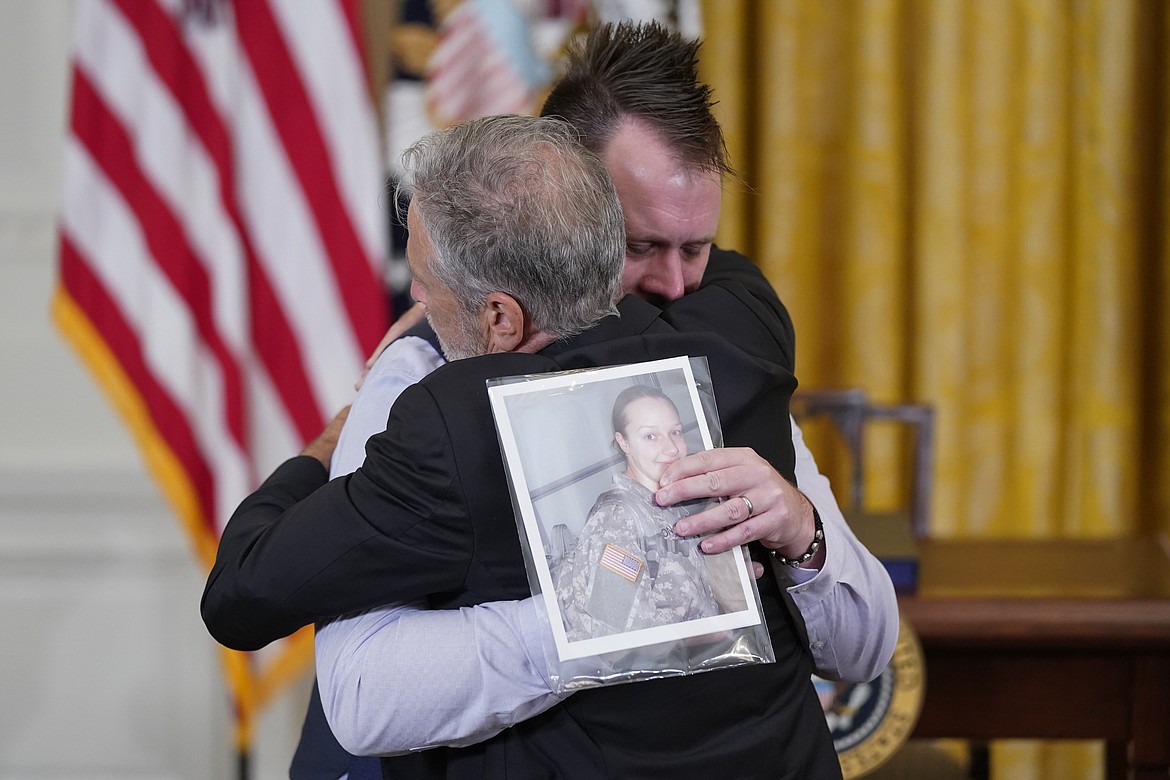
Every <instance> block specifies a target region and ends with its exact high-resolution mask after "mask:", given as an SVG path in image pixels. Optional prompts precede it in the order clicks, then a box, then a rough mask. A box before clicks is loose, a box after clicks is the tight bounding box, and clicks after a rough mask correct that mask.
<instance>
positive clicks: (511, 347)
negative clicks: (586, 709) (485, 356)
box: [481, 292, 528, 352]
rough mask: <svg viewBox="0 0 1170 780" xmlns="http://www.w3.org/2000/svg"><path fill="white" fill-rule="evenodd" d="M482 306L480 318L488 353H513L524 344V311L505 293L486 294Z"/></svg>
mask: <svg viewBox="0 0 1170 780" xmlns="http://www.w3.org/2000/svg"><path fill="white" fill-rule="evenodd" d="M484 304H485V305H484V307H483V311H482V313H481V316H482V317H483V324H484V329H485V330H486V331H487V342H488V352H515V351H516V349H517V348H518V347H519V346H520V345H521V344H523V343H524V336H525V331H526V330H527V325H528V318H527V316H526V315H525V314H524V309H523V308H521V306H520V304H519V303H518V302H517V301H516V299H515V298H513V297H512V296H511V295H508V294H507V293H505V292H492V293H488V296H487V299H486V301H485V302H484Z"/></svg>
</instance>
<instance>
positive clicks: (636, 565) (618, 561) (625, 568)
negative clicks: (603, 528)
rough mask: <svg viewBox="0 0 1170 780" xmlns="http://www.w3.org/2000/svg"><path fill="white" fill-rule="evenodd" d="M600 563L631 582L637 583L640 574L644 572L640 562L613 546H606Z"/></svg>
mask: <svg viewBox="0 0 1170 780" xmlns="http://www.w3.org/2000/svg"><path fill="white" fill-rule="evenodd" d="M600 563H601V565H602V566H603V567H605V568H606V569H609V570H610V571H612V572H613V573H614V574H619V575H621V576H622V577H625V578H626V579H627V580H629V581H630V582H635V581H637V579H638V573H639V572H641V571H642V562H641V561H640V560H638V559H637V558H635V557H634V556H632V555H630V554H629V553H628V552H626V551H625V550H623V549H621V548H620V547H614V546H613V545H612V544H607V545H605V549H604V550H603V551H602V552H601V561H600Z"/></svg>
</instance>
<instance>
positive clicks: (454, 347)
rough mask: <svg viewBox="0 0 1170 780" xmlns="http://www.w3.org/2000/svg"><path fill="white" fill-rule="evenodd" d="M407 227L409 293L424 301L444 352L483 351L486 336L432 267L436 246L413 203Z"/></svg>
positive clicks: (470, 353)
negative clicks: (433, 244)
mask: <svg viewBox="0 0 1170 780" xmlns="http://www.w3.org/2000/svg"><path fill="white" fill-rule="evenodd" d="M406 228H407V231H408V232H407V239H406V262H407V265H409V266H410V274H411V277H412V279H411V282H410V297H411V298H414V300H416V301H418V302H419V303H422V304H425V305H426V314H427V321H428V322H430V323H431V328H432V329H433V330H434V331H435V335H436V336H438V338H439V346H441V347H442V348H443V354H444V355H445V356H446V358H447V360H459V359H461V358H467V357H474V356H476V355H482V354H484V352H486V351H487V346H486V340H485V339H483V338H481V336H482V334H480V333H479V332H478V330H477V328H476V325H477V323H476V322H475V320H474V318H472V317H469V316H467V315H466V314H465V313H464V312H463V310H462V309H461V308H460V306H459V301H458V300H457V299H456V298H455V294H454V293H453V292H451V289H450V288H449V287H447V286H446V285H445V284H443V283H442V282H440V281H439V279H438V277H436V276H435V274H434V272H433V271H432V266H433V265H434V255H435V249H434V247H433V246H432V245H431V239H430V237H429V236H428V235H427V233H426V230H425V229H424V228H423V225H422V221H421V220H420V219H419V217H418V213H417V210H416V209H415V207H414V206H411V207H410V208H409V209H408V210H407V212H406Z"/></svg>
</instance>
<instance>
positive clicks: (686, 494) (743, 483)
mask: <svg viewBox="0 0 1170 780" xmlns="http://www.w3.org/2000/svg"><path fill="white" fill-rule="evenodd" d="M661 485H662V487H660V488H659V489H658V492H657V493H656V494H655V499H656V500H657V502H658V504H659V505H660V506H670V505H672V504H677V503H678V502H680V501H686V500H688V499H693V498H721V497H726V498H727V500H726V501H724V502H723V503H721V504H719V505H717V506H714V507H712V508H710V509H707V510H706V511H704V512H700V513H699V514H697V515H693V516H692V517H687V518H684V519H683V520H680V521H679V522H678V523H676V524H675V527H674V530H675V533H677V534H678V535H679V536H696V535H699V534H707V533H711V534H712V535H711V536H709V537H707V538H706V539H704V540H703V543H702V549H703V552H705V553H711V554H714V553H720V552H723V551H724V550H730V549H731V548H732V547H736V546H738V545H741V544H747V543H748V542H753V541H757V540H758V541H759V542H761V543H762V544H763V545H764V546H765V547H767V548H769V549H771V550H775V551H777V552H778V553H780V554H781V555H784V556H787V557H789V558H795V557H799V556H800V555H802V554H803V553H804V551H805V550H807V549H808V547H809V545H811V544H812V541H813V536H814V534H815V532H816V528H815V523H814V521H813V509H812V504H811V503H809V500H808V499H807V498H805V496H804V494H803V493H801V492H800V491H799V490H797V489H796V488H795V487H793V486H792V485H791V483H789V482H788V480H786V479H784V478H783V477H782V476H780V474H779V473H777V472H776V470H775V469H773V468H772V466H771V465H770V464H769V463H768V462H767V461H766V460H764V459H763V458H761V457H760V456H759V455H757V454H756V453H755V451H754V450H751V449H749V448H746V447H738V448H723V449H714V450H707V451H705V452H697V453H695V454H694V455H688V456H687V457H685V458H681V459H680V460H678V461H676V462H674V463H672V464H671V465H670V466H669V467H668V468H667V469H666V471H665V472H664V473H663V475H662V480H661ZM744 496H746V497H747V501H745V500H744V499H743V497H744ZM748 502H751V503H750V505H749V503H748ZM749 506H750V507H751V514H750V517H749ZM822 549H824V548H823V547H822ZM822 555H823V554H822ZM822 555H817V556H814V557H813V559H812V560H810V561H809V562H808V563H807V564H806V566H810V567H816V566H819V564H820V562H821V560H822Z"/></svg>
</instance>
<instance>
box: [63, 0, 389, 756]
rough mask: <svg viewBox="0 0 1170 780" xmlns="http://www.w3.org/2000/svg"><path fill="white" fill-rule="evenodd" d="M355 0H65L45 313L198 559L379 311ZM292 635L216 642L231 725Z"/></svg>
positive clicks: (293, 655) (288, 667)
mask: <svg viewBox="0 0 1170 780" xmlns="http://www.w3.org/2000/svg"><path fill="white" fill-rule="evenodd" d="M357 6H358V0H296V2H281V0H198V1H197V2H192V0H83V2H80V3H78V5H77V16H76V27H75V36H74V39H73V53H72V84H73V89H72V104H71V108H70V124H69V128H68V134H67V135H68V137H67V140H66V144H65V152H64V154H65V166H64V168H65V182H64V187H63V194H62V199H63V206H62V213H61V221H60V269H59V271H60V273H59V285H58V289H57V291H56V294H55V298H54V316H55V318H56V320H57V322H58V325H59V327H60V329H61V330H62V332H63V333H64V335H65V336H66V338H67V339H68V340H69V341H70V342H71V343H72V344H73V345H74V347H75V348H76V349H77V351H78V352H79V354H80V355H81V357H82V359H83V360H84V361H85V362H86V363H87V364H88V365H89V367H90V368H91V369H92V371H93V373H94V374H95V375H96V377H97V378H98V380H99V382H100V383H101V384H102V386H103V387H104V388H105V390H106V391H107V392H108V394H109V395H110V397H111V400H112V401H113V402H114V404H115V405H116V406H117V408H118V410H119V411H120V412H121V414H122V415H123V417H124V418H125V420H126V422H127V424H128V425H129V427H130V428H131V430H132V432H133V434H134V435H135V437H136V439H137V441H138V443H139V445H140V447H141V449H142V451H143V454H144V457H145V460H146V462H147V465H148V467H149V469H150V470H151V472H152V473H153V475H154V476H155V477H156V479H157V481H158V482H159V485H160V487H161V489H162V490H163V492H164V493H165V494H166V496H167V497H168V499H169V500H170V502H171V504H172V505H173V506H174V509H175V512H176V514H177V515H178V516H179V518H180V519H181V522H182V523H183V525H184V526H185V528H186V529H187V531H188V532H189V534H190V537H191V539H192V541H193V544H194V547H195V549H196V552H197V555H198V556H199V557H200V559H201V561H202V562H203V564H204V565H206V566H210V563H211V561H212V559H213V557H214V552H215V547H216V543H217V540H218V538H219V533H220V531H221V530H222V528H223V524H224V523H225V522H226V521H227V518H228V517H229V516H230V514H231V512H232V510H233V509H234V508H235V506H236V505H237V504H238V503H239V502H240V500H241V499H242V498H244V497H245V496H246V495H247V494H248V493H249V492H250V491H251V490H252V489H254V488H255V487H256V485H257V484H258V477H262V476H264V475H266V474H267V473H268V472H269V471H271V469H272V468H273V467H274V466H275V465H276V464H277V463H279V462H280V461H281V460H282V459H284V458H286V457H288V456H290V455H292V454H294V453H296V452H297V451H298V450H299V449H300V448H301V447H302V446H303V444H304V442H306V441H307V440H309V439H310V438H312V437H313V436H315V435H316V434H317V433H319V432H320V431H321V429H322V428H323V427H324V425H325V423H326V422H327V421H328V420H329V419H330V417H332V415H333V414H334V413H335V412H336V411H337V410H338V409H340V408H341V407H342V406H344V405H345V404H346V403H348V402H349V400H350V398H351V396H352V392H353V382H354V380H355V379H356V378H357V377H358V375H359V372H360V370H361V367H362V364H363V362H364V359H365V357H366V355H367V354H368V353H369V352H370V351H371V350H372V349H373V347H374V346H375V345H376V344H377V342H378V340H379V338H380V337H381V335H382V333H383V332H384V331H385V329H386V327H387V325H388V323H389V314H388V306H387V302H386V297H385V293H384V289H383V285H382V282H381V274H382V268H383V265H384V255H385V246H384V244H385V232H386V222H385V220H386V215H385V214H384V212H383V207H384V205H385V197H384V195H383V181H384V166H383V165H382V163H381V161H380V160H379V149H380V145H379V140H378V131H377V127H376V120H375V117H374V113H373V108H372V101H371V98H370V94H369V90H368V87H367V79H366V72H365V67H364V60H363V56H362V45H361V32H360V20H359V18H358V12H357ZM306 636H307V634H302V635H301V637H300V639H299V641H293V642H289V643H286V645H285V653H284V655H281V654H279V653H278V654H277V655H276V658H275V660H273V657H272V655H271V654H270V655H269V656H266V659H265V660H269V661H272V663H270V664H266V665H263V668H261V666H262V665H261V664H259V663H258V662H256V659H252V658H248V657H245V656H239V655H234V654H229V655H227V656H226V658H227V663H228V669H229V670H230V672H231V674H230V680H231V682H232V687H233V691H234V693H235V696H236V704H237V711H238V712H239V713H240V715H241V718H240V720H241V723H242V726H241V730H242V732H243V736H242V737H241V739H242V740H246V736H247V735H246V731H247V724H248V721H249V718H248V715H249V714H250V713H251V711H252V710H253V709H255V708H256V707H258V706H260V705H262V704H263V700H264V698H266V696H267V695H269V694H270V693H272V692H273V691H274V689H276V688H277V687H279V684H280V682H281V680H283V679H284V678H286V677H288V676H289V673H290V672H294V671H298V670H299V668H300V665H301V662H302V661H303V660H307V659H308V658H309V657H310V656H311V642H306V641H305V637H306ZM310 640H311V638H310ZM306 651H308V652H306ZM297 659H301V660H297Z"/></svg>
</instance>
